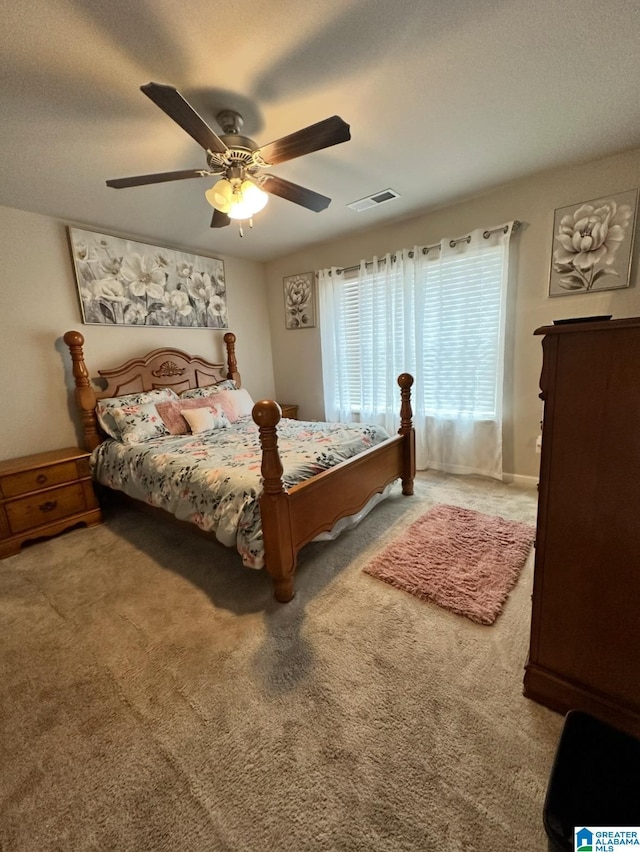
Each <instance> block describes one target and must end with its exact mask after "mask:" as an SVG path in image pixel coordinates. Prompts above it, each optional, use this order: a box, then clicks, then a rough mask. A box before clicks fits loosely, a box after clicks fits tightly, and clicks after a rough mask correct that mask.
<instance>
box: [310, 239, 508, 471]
mask: <svg viewBox="0 0 640 852" xmlns="http://www.w3.org/2000/svg"><path fill="white" fill-rule="evenodd" d="M512 232H513V223H508V224H507V225H505V226H502V227H500V228H499V229H497V228H496V229H491V230H490V231H482V230H478V231H474V232H473V233H471V234H470V235H468V236H467V237H465V238H464V239H462V240H460V239H456V240H449V239H447V240H443V241H442V242H441V243H440V244H439V245H438V246H430V247H429V248H428V249H426V248H423V247H420V246H416V247H415V248H414V249H412V250H403V251H399V252H397V253H396V254H395V255H393V256H392V255H386V257H385V258H380V259H378V258H374V259H373V263H365V262H364V261H363V262H362V263H361V264H360V267H359V269H358V270H356V271H353V272H352V273H351V274H350V273H349V271H345V272H341V271H340V270H338V269H335V268H334V269H331V270H322V271H321V272H320V273H319V303H320V327H321V341H322V363H323V377H324V392H325V415H326V417H327V419H329V420H337V421H341V422H348V421H352V420H362V421H367V422H376V423H380V424H381V425H383V426H385V427H386V428H387V429H388V430H389V431H390V432H395V431H396V430H397V428H398V425H399V408H400V394H399V389H398V385H397V383H396V379H397V376H398V375H399V373H402V372H410V373H411V374H412V375H413V376H414V378H415V384H414V387H413V395H412V401H413V410H414V423H415V427H416V456H417V466H418V468H419V469H425V468H435V469H438V470H443V471H448V472H451V473H476V474H482V475H485V476H492V477H495V478H498V479H499V478H501V477H502V393H503V373H504V340H505V327H504V324H505V310H506V299H507V282H508V272H509V270H508V254H509V241H510V237H511V234H512Z"/></svg>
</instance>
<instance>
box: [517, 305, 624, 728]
mask: <svg viewBox="0 0 640 852" xmlns="http://www.w3.org/2000/svg"><path fill="white" fill-rule="evenodd" d="M535 333H536V334H540V335H544V338H543V340H542V347H543V366H542V375H541V378H540V387H541V390H542V393H541V394H540V396H541V398H542V399H543V400H544V422H543V432H542V455H541V466H540V482H539V503H538V524H537V535H536V554H535V577H534V588H533V601H532V604H533V606H532V621H531V644H530V650H529V659H528V662H527V664H526V670H525V677H524V694H525V695H526V696H528V697H529V698H532V699H534V700H536V701H539V702H540V703H542V704H545V705H546V706H548V707H551V708H552V709H554V710H558V711H560V712H566V711H567V710H569V709H571V708H577V709H581V710H585V711H587V712H590V713H592V714H593V715H595V716H597V717H599V718H601V719H603V720H604V721H607V722H609V723H610V724H612V725H614V726H616V727H618V728H621V729H623V730H626V731H627V732H629V733H631V734H635V735H636V736H640V317H638V318H633V319H621V320H611V321H608V322H603V321H600V322H580V323H576V324H567V325H554V326H545V327H543V328H539V329H537V330H536V332H535Z"/></svg>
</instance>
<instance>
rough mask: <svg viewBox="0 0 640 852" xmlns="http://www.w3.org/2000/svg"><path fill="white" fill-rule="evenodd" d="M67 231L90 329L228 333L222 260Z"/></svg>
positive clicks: (85, 316)
mask: <svg viewBox="0 0 640 852" xmlns="http://www.w3.org/2000/svg"><path fill="white" fill-rule="evenodd" d="M68 230H69V242H70V244H71V255H72V258H73V265H74V269H75V273H76V282H77V285H78V295H79V297H80V308H81V310H82V321H83V322H84V323H85V324H96V325H133V326H165V327H167V328H228V327H229V322H228V318H227V288H226V284H225V278H224V264H223V262H222V261H221V260H219V259H218V258H215V257H201V256H200V255H196V254H189V253H188V252H185V251H178V250H177V249H169V248H164V247H162V246H154V245H148V244H147V243H140V242H136V241H135V240H129V239H126V238H123V237H113V236H110V235H108V234H98V233H95V232H94V231H84V230H81V229H80V228H72V227H70V228H69V229H68Z"/></svg>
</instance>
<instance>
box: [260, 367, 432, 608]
mask: <svg viewBox="0 0 640 852" xmlns="http://www.w3.org/2000/svg"><path fill="white" fill-rule="evenodd" d="M398 385H399V386H400V398H401V406H400V429H399V430H398V435H397V436H396V437H392V438H388V439H387V440H386V441H384V442H382V443H381V444H377V445H375V446H374V447H371V448H370V449H369V450H367V451H366V452H364V453H361V454H360V455H359V456H355V457H354V458H352V459H347V460H346V461H344V462H342V463H340V464H338V465H336V466H335V467H332V468H329V469H328V470H325V471H323V472H322V473H320V474H317V475H316V476H313V477H311V479H308V480H305V481H304V482H301V483H300V484H298V485H295V486H294V487H293V488H291V489H290V490H289V491H287V490H286V489H285V487H284V483H283V481H282V473H283V467H282V461H281V459H280V455H279V453H278V433H277V425H278V423H279V421H280V418H281V416H282V412H281V409H280V406H279V405H278V404H277V403H276V402H273V401H272V400H261V401H260V402H257V403H256V404H255V405H254V407H253V411H252V416H253V420H254V422H255V423H256V424H257V425H258V433H259V437H260V445H261V448H262V467H261V472H262V481H263V491H262V494H261V496H260V515H261V518H262V534H263V539H264V549H265V566H266V569H267V571H268V572H269V574H270V575H271V578H272V580H273V585H274V593H275V597H276V600H278V601H280V602H281V603H287V601H290V600H291V599H292V598H293V596H294V594H295V591H294V581H293V578H294V573H295V569H296V563H297V554H298V551H299V550H300V549H301V548H302V547H303V546H304V545H305V544H307V543H308V542H309V541H311V540H312V539H313V538H314V537H315V536H316V535H318V534H319V533H320V532H323V531H325V530H330V529H332V528H333V526H334V525H335V524H336V522H337V521H338V520H340V519H341V518H344V517H347V516H349V515H355V514H357V512H359V511H360V510H361V509H362V508H364V506H365V505H366V504H367V503H368V502H369V500H370V499H371V498H372V497H373V496H374V494H376V493H381V492H382V491H383V490H384V489H385V488H386V486H387V485H389V484H390V483H391V482H393V481H394V480H397V479H400V480H401V482H402V493H403V494H404V495H406V496H410V495H412V494H413V480H414V477H415V472H416V467H415V432H414V428H413V414H412V410H411V387H412V385H413V376H411V375H410V374H409V373H402V374H401V375H400V376H398Z"/></svg>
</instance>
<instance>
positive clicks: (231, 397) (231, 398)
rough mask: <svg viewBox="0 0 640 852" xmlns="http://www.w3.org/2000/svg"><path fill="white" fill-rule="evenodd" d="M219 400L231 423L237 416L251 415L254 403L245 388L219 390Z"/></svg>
mask: <svg viewBox="0 0 640 852" xmlns="http://www.w3.org/2000/svg"><path fill="white" fill-rule="evenodd" d="M220 402H221V404H222V405H223V406H224V409H225V411H226V412H227V416H228V418H229V420H230V421H231V422H232V423H235V421H236V420H238V418H239V417H251V412H252V411H253V406H254V404H255V403H254V401H253V400H252V399H251V394H250V393H249V391H248V390H247V389H246V388H238V390H225V391H221V392H220Z"/></svg>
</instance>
